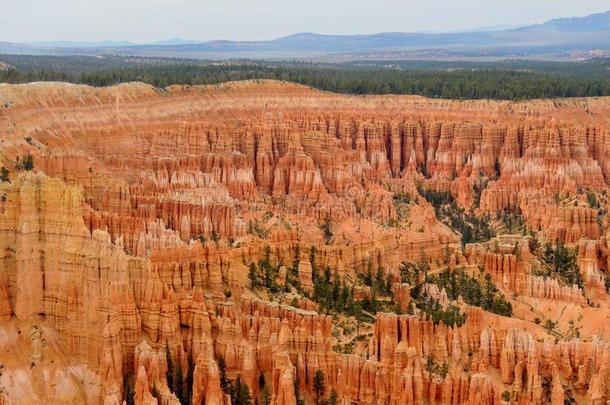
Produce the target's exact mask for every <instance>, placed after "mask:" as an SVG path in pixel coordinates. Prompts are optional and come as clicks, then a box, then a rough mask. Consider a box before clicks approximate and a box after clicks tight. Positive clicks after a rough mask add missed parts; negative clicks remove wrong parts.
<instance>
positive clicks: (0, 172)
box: [0, 166, 10, 183]
mask: <svg viewBox="0 0 610 405" xmlns="http://www.w3.org/2000/svg"><path fill="white" fill-rule="evenodd" d="M9 174H10V172H9V171H8V169H7V168H6V167H4V166H2V168H1V169H0V181H1V182H3V183H9V182H10V178H9Z"/></svg>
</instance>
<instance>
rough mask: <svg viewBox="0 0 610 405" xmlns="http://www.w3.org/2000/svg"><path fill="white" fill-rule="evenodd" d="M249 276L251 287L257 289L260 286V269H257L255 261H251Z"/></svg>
mask: <svg viewBox="0 0 610 405" xmlns="http://www.w3.org/2000/svg"><path fill="white" fill-rule="evenodd" d="M248 278H249V279H250V288H252V289H255V288H257V287H258V286H259V281H258V271H257V270H256V264H255V263H254V262H251V263H250V269H249V270H248Z"/></svg>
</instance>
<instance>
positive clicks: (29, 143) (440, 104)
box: [0, 81, 610, 405]
mask: <svg viewBox="0 0 610 405" xmlns="http://www.w3.org/2000/svg"><path fill="white" fill-rule="evenodd" d="M0 166H3V167H4V170H2V172H1V173H0V404H35V403H53V404H123V403H125V404H128V405H129V404H147V405H148V404H151V405H152V404H163V405H166V404H180V403H182V404H189V403H192V404H207V405H221V404H230V403H231V402H232V403H233V404H248V403H252V404H253V403H258V404H274V405H288V404H297V403H299V404H301V403H302V404H314V403H320V404H321V403H327V404H331V405H334V404H345V405H347V404H363V405H366V404H400V405H406V404H465V403H469V404H544V403H552V404H554V405H559V404H575V403H589V404H606V403H607V401H608V400H610V343H609V342H610V295H609V294H608V288H609V286H610V282H608V280H609V279H610V276H609V274H608V269H609V264H610V246H609V243H610V242H609V237H608V236H609V235H610V219H609V218H608V216H607V206H608V204H609V201H608V190H609V189H610V188H609V183H608V182H609V181H610V98H595V99H562V100H535V101H527V102H502V101H497V102H491V101H450V100H440V99H434V100H432V99H426V98H421V97H411V96H348V95H338V94H332V93H326V92H321V91H317V90H313V89H311V88H308V87H305V86H300V85H296V84H291V83H285V82H276V81H245V82H234V83H227V84H223V85H216V86H205V87H186V86H172V87H168V88H166V89H156V88H153V87H151V86H148V85H145V84H141V83H128V84H122V85H117V86H113V87H106V88H94V87H87V86H79V85H70V84H62V83H31V84H23V85H7V84H0ZM246 387H247V388H246Z"/></svg>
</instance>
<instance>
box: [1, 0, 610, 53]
mask: <svg viewBox="0 0 610 405" xmlns="http://www.w3.org/2000/svg"><path fill="white" fill-rule="evenodd" d="M598 49H610V11H608V12H605V13H599V14H593V15H589V16H586V17H570V18H558V19H554V20H550V21H547V22H545V23H543V24H537V25H529V26H524V27H518V28H509V29H497V28H487V29H481V30H475V31H462V32H450V33H403V32H386V33H378V34H369V35H323V34H314V33H299V34H294V35H290V36H287V37H282V38H278V39H275V40H270V41H227V40H216V41H207V42H199V41H193V40H184V39H180V38H174V39H170V40H167V41H159V42H155V43H151V44H134V43H131V42H128V41H105V42H98V43H90V42H70V41H60V42H34V43H27V44H19V43H9V42H0V53H4V54H35V55H36V54H37V55H45V54H46V55H101V54H111V55H119V56H150V57H179V58H180V57H181V58H199V59H229V58H279V59H282V58H316V57H318V58H319V57H325V56H326V57H328V56H330V55H335V56H337V55H341V56H345V55H359V57H362V58H367V57H380V58H383V57H386V56H387V55H401V57H407V58H408V57H409V55H414V56H416V57H425V55H444V56H450V57H451V56H455V57H459V56H488V57H502V56H517V57H529V56H533V57H542V56H545V55H546V56H552V55H566V54H570V53H575V52H578V53H579V54H582V53H583V52H586V51H590V50H598Z"/></svg>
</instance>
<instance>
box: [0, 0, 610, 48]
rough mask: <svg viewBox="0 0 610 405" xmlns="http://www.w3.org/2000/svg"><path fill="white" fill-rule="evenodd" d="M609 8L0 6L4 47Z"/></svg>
mask: <svg viewBox="0 0 610 405" xmlns="http://www.w3.org/2000/svg"><path fill="white" fill-rule="evenodd" d="M609 9H610V0H298V1H296V0H0V41H23V42H25V41H36V40H77V41H98V40H131V41H136V42H143V41H153V40H159V39H168V38H173V37H181V38H187V39H199V40H209V39H219V38H222V39H272V38H276V37H279V36H283V35H289V34H292V33H296V32H316V33H328V34H355V33H373V32H384V31H386V32H387V31H403V32H411V31H450V30H460V29H468V28H473V27H486V26H494V25H499V24H521V23H529V22H542V21H544V20H547V19H550V18H555V17H561V16H582V15H587V14H592V13H594V12H601V11H607V10H609Z"/></svg>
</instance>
